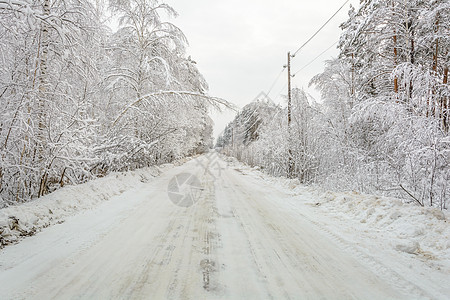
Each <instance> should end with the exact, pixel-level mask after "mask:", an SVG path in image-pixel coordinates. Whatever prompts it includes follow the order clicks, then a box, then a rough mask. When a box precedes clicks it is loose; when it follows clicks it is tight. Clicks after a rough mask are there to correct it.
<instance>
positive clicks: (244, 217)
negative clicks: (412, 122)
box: [0, 153, 450, 299]
mask: <svg viewBox="0 0 450 300" xmlns="http://www.w3.org/2000/svg"><path fill="white" fill-rule="evenodd" d="M180 174H191V175H195V177H196V178H198V180H199V181H200V183H201V188H195V190H191V191H190V194H189V195H190V196H191V197H192V199H193V200H195V201H194V204H193V205H192V206H189V207H181V206H179V205H175V204H174V200H173V196H172V198H169V197H170V196H169V195H170V193H168V192H167V189H168V187H169V186H170V185H172V184H173V179H174V178H176V177H177V176H180ZM180 190H181V189H180ZM183 190H184V191H186V189H183ZM187 190H189V189H187ZM188 192H189V191H188ZM172 194H173V193H172ZM175 194H176V193H175ZM104 200H108V201H104ZM171 200H172V201H171ZM10 216H15V217H16V219H18V222H17V224H18V225H19V226H18V228H14V227H17V226H14V224H16V223H14V222H15V221H13V219H11V218H9V217H10ZM61 221H64V222H61ZM0 222H2V223H0V226H3V227H0V228H3V231H4V232H5V228H6V231H8V233H7V234H5V233H3V236H4V237H5V238H9V239H10V240H14V239H15V237H17V236H18V235H20V233H21V231H23V232H26V231H30V230H32V228H33V226H34V227H35V228H36V229H35V230H37V231H39V230H40V229H42V228H43V227H46V226H48V225H52V226H48V227H47V228H45V229H42V231H41V232H38V233H37V234H36V235H34V236H31V237H27V238H25V239H23V240H22V241H20V243H17V244H13V245H8V246H6V247H5V248H4V249H2V250H0V251H1V252H0V299H15V298H19V299H21V298H26V299H51V298H87V299H93V298H95V299H104V298H108V299H109V298H113V299H117V298H121V299H123V298H134V299H142V298H152V299H179V298H183V299H283V298H286V299H287V298H289V299H320V298H323V299H352V298H354V299H449V296H448V295H450V288H449V285H448V283H449V278H450V231H449V224H448V221H447V218H446V216H445V215H444V214H443V213H441V212H440V211H436V210H432V209H426V208H421V207H416V206H415V205H413V204H404V203H402V202H401V201H400V200H397V199H389V198H382V197H376V196H370V195H359V194H355V193H331V192H325V191H320V190H318V189H314V188H311V187H304V186H300V185H298V184H296V182H295V181H292V180H287V179H283V178H273V177H269V176H267V175H265V174H263V173H261V172H259V171H258V170H255V169H252V168H250V167H247V166H244V165H242V164H240V163H238V162H237V161H236V160H234V159H231V158H223V157H221V156H219V155H217V154H216V153H211V154H208V155H204V156H201V157H198V158H196V159H193V160H191V161H189V162H187V163H185V164H183V165H181V166H177V167H175V166H167V167H165V168H160V169H155V168H149V169H142V170H138V171H134V172H127V173H121V174H112V175H110V176H107V177H105V178H102V179H99V180H95V181H92V182H90V183H87V184H84V185H81V186H76V187H67V188H63V189H61V190H59V191H57V192H55V193H54V194H51V195H49V196H48V197H44V198H42V199H39V200H36V201H34V202H32V203H29V204H26V205H20V206H18V207H11V208H7V209H4V210H0ZM2 224H3V225H2Z"/></svg>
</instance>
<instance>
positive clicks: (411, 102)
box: [218, 0, 450, 209]
mask: <svg viewBox="0 0 450 300" xmlns="http://www.w3.org/2000/svg"><path fill="white" fill-rule="evenodd" d="M341 27H342V30H343V31H342V35H341V38H340V42H339V46H338V48H339V50H340V55H339V56H338V57H337V58H336V59H332V60H329V61H327V62H326V65H325V70H324V71H323V73H321V74H318V75H317V76H315V77H314V78H313V79H312V80H311V82H310V85H314V86H315V87H316V88H317V89H318V90H319V91H320V92H321V96H322V100H323V101H321V103H317V102H315V101H314V100H313V99H312V98H311V97H308V96H307V95H306V94H305V93H304V92H303V91H302V90H299V89H294V90H293V92H292V95H293V96H292V121H291V124H290V126H288V120H287V110H286V108H282V107H279V106H275V105H274V104H273V103H271V102H270V101H257V102H254V103H251V104H249V105H248V106H246V107H245V108H244V109H243V111H242V112H241V113H240V114H239V115H238V116H237V117H236V119H235V120H234V121H233V122H232V123H231V124H229V125H228V127H227V129H226V130H225V132H224V134H223V136H222V137H221V138H220V139H219V143H218V146H220V147H223V148H224V149H225V151H227V152H229V153H230V154H232V155H235V156H237V157H238V158H239V159H242V160H244V161H245V162H247V163H249V164H252V165H257V166H261V167H262V168H264V169H265V170H266V171H267V172H269V173H271V174H275V175H282V176H289V177H295V178H298V179H299V180H300V181H301V182H302V183H306V184H319V185H322V186H324V187H326V188H331V189H352V190H357V191H361V192H369V193H383V194H387V195H392V196H397V197H403V198H407V199H410V200H411V201H415V202H417V203H419V204H420V205H433V206H439V207H440V208H441V209H444V208H447V205H448V199H449V196H450V166H449V162H450V136H449V124H450V117H449V116H450V115H449V113H450V111H449V101H450V88H449V84H448V66H449V63H450V54H449V49H450V3H449V2H448V1H441V0H436V1H417V0H414V1H398V0H379V1H374V0H367V1H362V2H361V6H360V8H359V9H358V10H356V9H354V8H352V9H351V10H350V12H349V19H348V20H347V21H346V22H345V23H344V24H342V26H341ZM290 165H291V168H290V167H289V166H290Z"/></svg>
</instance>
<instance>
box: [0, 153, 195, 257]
mask: <svg viewBox="0 0 450 300" xmlns="http://www.w3.org/2000/svg"><path fill="white" fill-rule="evenodd" d="M188 159H189V158H187V159H180V160H177V161H176V162H175V164H181V163H183V162H186V160H188ZM172 167H174V164H164V165H161V166H154V167H148V168H143V169H139V170H135V171H129V172H115V173H112V174H109V175H107V176H105V177H103V178H98V179H96V180H92V181H89V182H87V183H84V184H80V185H76V186H67V187H65V188H63V189H60V190H57V191H55V192H53V193H51V194H49V195H47V196H45V197H42V198H39V199H36V200H34V201H32V202H27V203H23V204H20V205H17V206H11V207H7V208H4V209H1V210H0V248H1V247H2V246H4V245H7V244H10V243H15V242H17V241H19V240H20V239H21V238H23V237H24V236H29V235H33V234H35V233H36V232H38V231H41V230H42V229H43V228H46V227H48V226H51V225H54V224H60V223H62V222H64V221H65V219H66V218H67V217H69V216H73V215H75V214H77V213H79V212H80V211H83V210H89V209H93V208H95V207H97V206H98V205H99V204H101V203H102V202H104V201H108V200H111V199H113V198H114V197H118V196H120V195H122V194H123V193H124V192H125V191H129V190H130V189H139V188H140V187H142V186H143V185H145V184H146V183H147V182H149V181H150V180H152V179H153V178H155V177H156V176H158V175H159V174H160V173H161V171H162V170H167V169H170V168H172Z"/></svg>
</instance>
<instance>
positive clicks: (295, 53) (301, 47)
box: [292, 0, 350, 57]
mask: <svg viewBox="0 0 450 300" xmlns="http://www.w3.org/2000/svg"><path fill="white" fill-rule="evenodd" d="M349 1H350V0H347V1H345V2H344V4H342V6H341V7H340V8H339V9H338V10H337V11H336V12H335V13H334V14H333V15H332V16H331V17H330V18H329V19H328V20H327V21H326V22H325V23H324V24H323V25H322V27H320V28H319V30H317V31H316V32H315V33H314V34H313V35H312V36H311V37H310V38H309V39H308V40H307V41H306V42H305V43H304V44H303V45H301V46H300V48H298V49H297V51H295V52H294V54H293V55H292V57H295V55H297V53H298V52H299V51H300V50H302V49H303V47H305V46H306V44H308V43H309V42H310V41H311V40H312V39H313V38H314V37H315V36H316V35H317V34H318V33H319V32H320V31H321V30H322V29H323V28H324V27H325V26H326V25H327V24H328V23H329V22H330V21H331V20H332V19H333V18H334V17H335V16H336V15H337V14H338V13H339V12H340V11H341V9H342V8H344V6H345V4H347V3H348V2H349Z"/></svg>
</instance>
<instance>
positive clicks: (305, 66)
mask: <svg viewBox="0 0 450 300" xmlns="http://www.w3.org/2000/svg"><path fill="white" fill-rule="evenodd" d="M337 42H338V41H336V42H334V43H333V45H331V46H330V47H328V48H327V49H326V50H325V51H323V52H322V53H320V54H319V55H317V56H316V58H314V59H313V60H311V61H310V62H309V63H307V64H306V65H304V66H303V67H302V68H301V69H300V70H298V71H297V72H295V73H294V74H292V76H295V75H297V74H298V73H299V72H300V71H303V70H304V69H306V68H307V67H309V66H310V65H311V64H312V63H313V62H315V61H316V60H317V59H318V58H319V57H321V56H322V55H324V54H325V53H326V52H327V51H328V50H330V49H331V48H332V47H333V46H334V45H336V44H337Z"/></svg>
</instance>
